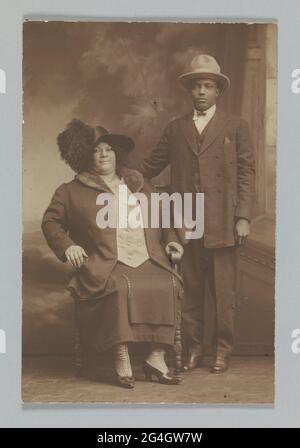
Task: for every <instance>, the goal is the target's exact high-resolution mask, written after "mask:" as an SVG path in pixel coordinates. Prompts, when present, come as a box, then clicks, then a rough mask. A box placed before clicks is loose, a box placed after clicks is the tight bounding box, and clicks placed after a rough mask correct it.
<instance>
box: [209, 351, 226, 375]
mask: <svg viewBox="0 0 300 448" xmlns="http://www.w3.org/2000/svg"><path fill="white" fill-rule="evenodd" d="M229 361H230V357H229V356H228V355H227V356H224V355H218V356H217V357H216V359H215V362H214V364H213V366H212V368H211V369H210V372H211V373H223V372H225V371H226V370H227V369H228V367H229Z"/></svg>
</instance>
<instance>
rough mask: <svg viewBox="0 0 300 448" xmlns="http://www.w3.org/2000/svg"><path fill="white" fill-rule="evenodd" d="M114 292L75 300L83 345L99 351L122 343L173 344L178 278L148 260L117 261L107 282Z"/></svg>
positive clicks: (90, 349)
mask: <svg viewBox="0 0 300 448" xmlns="http://www.w3.org/2000/svg"><path fill="white" fill-rule="evenodd" d="M111 280H112V281H113V282H114V283H115V290H114V292H112V293H110V294H109V295H107V296H104V297H102V298H101V299H91V300H89V301H82V302H77V304H76V307H77V321H78V324H79V330H80V334H81V340H82V342H83V346H84V348H85V349H87V350H88V351H95V350H96V351H97V352H98V353H99V352H100V353H102V352H104V351H106V350H108V349H110V348H111V347H112V346H114V345H115V344H120V343H125V342H157V343H162V344H167V345H171V346H173V345H174V337H175V321H176V301H177V297H178V291H179V285H178V280H177V279H176V278H175V277H174V276H173V275H172V273H171V272H168V271H167V270H165V269H163V268H161V267H160V266H159V265H157V264H155V263H154V262H152V261H151V260H147V261H146V262H145V263H143V264H142V265H141V266H139V267H137V268H131V267H129V266H126V265H124V264H122V263H117V264H116V266H115V268H114V269H113V271H112V274H111V277H110V281H111Z"/></svg>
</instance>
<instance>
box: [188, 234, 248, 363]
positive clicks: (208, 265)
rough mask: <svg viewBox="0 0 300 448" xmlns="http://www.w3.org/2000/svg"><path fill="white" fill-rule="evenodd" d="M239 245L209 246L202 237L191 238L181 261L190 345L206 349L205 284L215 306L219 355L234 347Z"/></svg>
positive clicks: (216, 345) (230, 350)
mask: <svg viewBox="0 0 300 448" xmlns="http://www.w3.org/2000/svg"><path fill="white" fill-rule="evenodd" d="M238 253H239V250H238V247H236V246H233V247H226V248H220V249H207V248H204V247H203V238H202V239H201V240H190V242H189V243H188V244H187V246H185V252H184V256H183V260H182V266H181V269H182V271H181V272H182V275H183V280H184V290H185V294H184V301H183V307H182V328H183V335H184V338H185V339H186V340H187V343H188V345H189V346H196V347H197V350H198V351H199V352H200V353H201V352H202V351H203V333H204V324H205V322H204V302H205V284H206V281H207V282H208V285H209V289H210V292H211V296H212V298H213V300H214V305H215V307H214V308H215V338H214V339H215V349H216V354H218V355H219V354H221V355H225V354H230V353H231V352H232V349H233V339H234V338H233V336H234V314H235V307H236V296H237V291H236V290H237V272H238V270H237V264H238Z"/></svg>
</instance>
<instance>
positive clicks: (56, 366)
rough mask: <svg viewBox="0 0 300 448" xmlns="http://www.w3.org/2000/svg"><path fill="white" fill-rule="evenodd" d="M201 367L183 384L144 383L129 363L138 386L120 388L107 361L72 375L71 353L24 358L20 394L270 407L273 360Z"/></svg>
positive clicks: (57, 399) (240, 359)
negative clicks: (221, 369)
mask: <svg viewBox="0 0 300 448" xmlns="http://www.w3.org/2000/svg"><path fill="white" fill-rule="evenodd" d="M211 361H212V360H211V359H209V358H207V359H206V360H205V365H204V366H203V367H202V368H198V369H195V370H193V371H190V372H187V373H184V374H183V381H182V384H180V385H177V386H167V385H164V384H159V383H158V382H147V381H146V380H145V378H144V375H143V372H142V369H141V366H140V363H138V362H137V360H136V361H135V362H134V363H133V369H134V375H135V378H136V384H135V388H134V389H130V390H127V389H123V388H120V387H119V386H117V385H115V384H114V378H113V370H112V369H111V368H110V367H109V363H107V362H106V363H103V364H102V365H100V366H99V365H98V366H97V367H96V368H94V369H93V374H92V375H89V377H83V378H82V377H80V378H78V377H76V376H75V369H74V360H73V358H72V357H70V356H59V357H55V356H26V357H24V359H23V384H22V398H23V402H24V403H25V404H26V403H186V404H188V403H196V404H198V403H199V404H205V403H213V404H217V403H225V404H240V405H242V404H253V405H255V404H257V405H272V404H273V402H274V358H273V357H272V356H234V357H233V358H232V361H231V365H230V368H229V370H228V371H227V372H225V373H223V374H221V375H214V374H211V373H210V372H209V366H210V363H211Z"/></svg>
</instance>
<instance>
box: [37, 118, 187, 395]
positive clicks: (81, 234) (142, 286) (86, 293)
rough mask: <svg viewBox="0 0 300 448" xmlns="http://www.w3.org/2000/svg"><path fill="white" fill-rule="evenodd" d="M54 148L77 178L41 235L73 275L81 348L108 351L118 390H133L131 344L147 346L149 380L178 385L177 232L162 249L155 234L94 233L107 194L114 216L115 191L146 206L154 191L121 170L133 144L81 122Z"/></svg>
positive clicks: (53, 206)
mask: <svg viewBox="0 0 300 448" xmlns="http://www.w3.org/2000/svg"><path fill="white" fill-rule="evenodd" d="M57 141H58V147H59V150H60V154H61V157H62V159H64V160H65V161H66V162H67V163H68V164H69V166H70V167H71V168H72V169H73V170H74V171H75V172H76V173H77V175H76V176H75V178H74V179H73V180H72V181H71V182H68V183H64V184H62V185H61V186H60V187H59V188H58V189H57V190H56V192H55V194H54V196H53V198H52V200H51V203H50V205H49V207H48V208H47V210H46V211H45V214H44V217H43V222H42V230H43V233H44V235H45V238H46V240H47V242H48V245H49V247H50V248H51V249H52V250H53V252H54V253H55V254H56V256H57V257H58V258H59V259H60V260H61V261H68V262H70V263H71V264H72V265H73V266H74V267H75V268H76V270H75V271H74V275H73V276H72V279H71V281H70V283H69V285H68V289H69V290H70V291H71V293H72V295H73V296H74V297H75V298H76V299H77V300H78V303H79V305H78V306H79V325H80V332H81V335H82V340H83V345H84V347H85V348H86V349H88V350H93V351H95V350H96V351H97V352H98V353H101V352H104V351H106V350H108V349H112V350H113V352H114V364H115V371H116V379H117V383H118V384H119V385H120V386H122V387H127V388H132V387H134V376H133V373H132V368H131V363H130V357H129V352H128V343H132V342H147V343H149V349H150V350H149V355H148V357H147V359H146V360H145V361H144V365H143V368H144V372H145V375H146V378H147V379H150V380H151V379H152V377H153V376H154V377H156V378H157V379H158V381H160V382H161V383H164V384H178V379H177V378H175V377H174V376H172V375H171V374H170V372H169V370H168V367H167V365H166V362H165V351H166V348H167V347H168V346H173V345H174V334H175V313H176V310H175V306H176V305H175V304H176V297H177V294H178V293H179V291H180V290H181V284H180V282H181V279H180V277H179V276H178V274H177V273H176V272H175V271H174V270H173V269H172V265H171V263H170V260H169V257H168V255H170V253H172V254H174V257H175V258H176V257H177V259H180V258H181V256H182V253H183V249H182V246H181V245H180V244H179V242H178V240H177V238H176V235H175V232H173V231H172V230H170V229H168V232H167V235H165V241H164V242H163V233H164V232H163V231H162V229H160V228H150V227H149V228H146V227H144V226H141V227H140V228H131V227H130V226H127V227H125V228H124V227H123V226H120V225H116V226H115V227H113V226H107V227H104V226H102V227H99V225H98V224H99V219H97V214H98V213H99V211H101V210H102V211H103V209H102V207H104V206H105V205H104V203H105V200H104V198H107V193H110V194H111V195H113V196H112V197H113V198H114V199H115V205H114V207H115V211H116V210H119V200H120V201H121V199H120V196H119V186H120V185H121V186H122V187H125V188H126V191H128V194H131V193H136V192H142V193H144V194H145V195H146V197H147V198H148V199H149V200H150V194H151V191H153V188H152V187H151V186H150V185H148V184H147V183H146V182H144V179H143V177H142V175H141V174H140V173H138V172H136V171H134V170H130V169H128V168H126V167H125V161H126V157H127V154H128V153H129V151H131V150H132V149H133V147H134V142H133V141H132V140H131V139H130V138H129V137H126V136H122V135H114V134H110V133H108V131H107V130H105V129H104V128H102V127H101V126H97V127H95V128H93V127H90V126H88V125H86V124H84V123H83V122H81V121H80V120H72V121H71V123H69V125H68V126H67V128H66V129H65V130H64V131H63V132H62V133H61V134H59V136H58V139H57ZM104 194H106V195H105V197H104V196H103V195H104ZM127 205H128V204H127ZM127 205H126V207H127ZM136 207H140V206H139V205H136ZM126 210H127V213H129V210H128V208H126ZM98 217H99V215H98ZM117 221H118V220H117ZM143 227H144V228H143ZM162 244H166V247H164V246H163V245H162Z"/></svg>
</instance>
